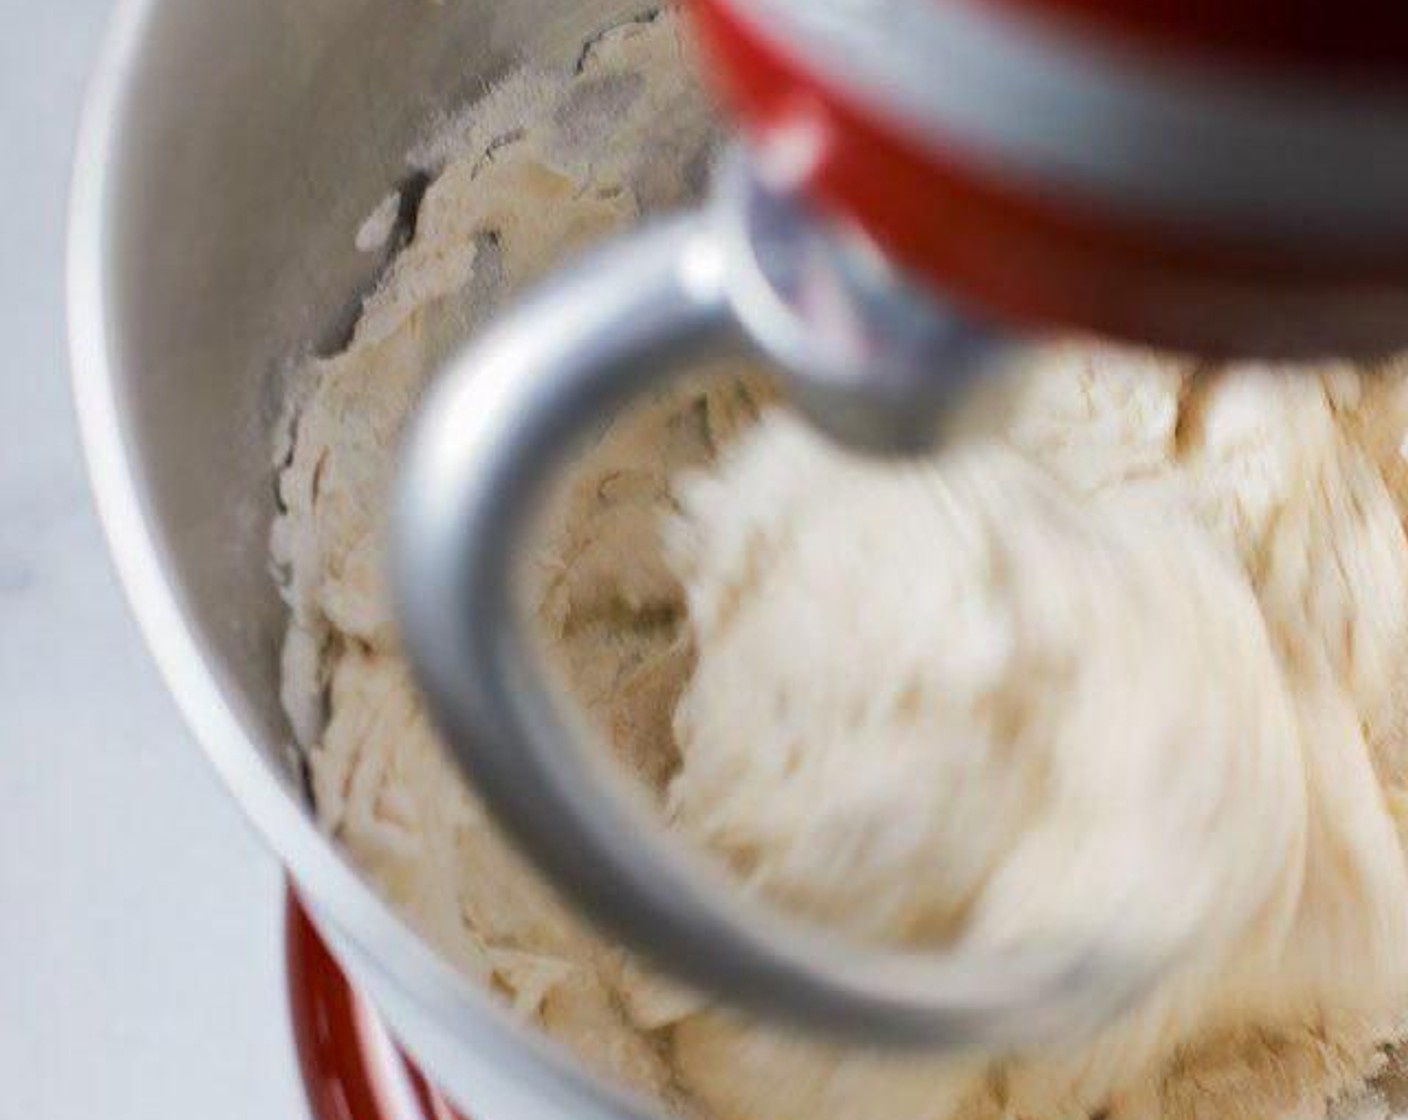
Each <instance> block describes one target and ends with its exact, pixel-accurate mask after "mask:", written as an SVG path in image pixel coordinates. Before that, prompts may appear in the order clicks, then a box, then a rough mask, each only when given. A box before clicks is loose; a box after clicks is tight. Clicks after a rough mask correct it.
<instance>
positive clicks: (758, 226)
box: [393, 0, 1408, 1049]
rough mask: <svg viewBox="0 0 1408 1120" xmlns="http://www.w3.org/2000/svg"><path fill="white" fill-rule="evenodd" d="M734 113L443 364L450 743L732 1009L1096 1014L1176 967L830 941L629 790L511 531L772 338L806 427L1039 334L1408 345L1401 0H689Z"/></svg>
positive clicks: (676, 963)
mask: <svg viewBox="0 0 1408 1120" xmlns="http://www.w3.org/2000/svg"><path fill="white" fill-rule="evenodd" d="M693 14H694V17H695V21H696V26H697V28H698V31H699V36H700V39H701V41H702V44H703V47H704V53H705V58H706V60H707V62H708V66H707V71H708V73H709V74H710V75H711V76H712V77H713V78H714V80H715V82H716V85H717V88H718V90H719V92H720V93H721V95H722V96H723V99H724V101H725V103H726V104H727V105H729V106H730V107H731V108H732V110H733V112H734V114H735V119H736V122H737V124H738V126H739V131H740V133H741V136H742V140H741V142H740V144H739V146H738V148H737V149H736V150H735V151H734V153H733V154H732V155H731V156H730V157H729V158H727V159H725V160H724V161H723V162H722V165H721V168H720V170H719V172H718V174H717V177H716V181H715V185H714V190H713V197H712V199H711V201H710V202H709V204H708V205H707V206H706V207H705V208H704V209H703V210H702V211H700V212H699V213H694V214H687V215H684V216H681V217H677V218H673V219H670V220H668V221H664V222H661V223H658V224H655V225H651V226H646V227H645V228H644V229H642V230H641V231H639V232H638V233H636V234H634V235H633V236H632V237H630V238H628V239H626V240H625V241H623V242H621V243H618V244H615V245H612V246H608V247H607V248H606V249H605V250H603V251H600V252H598V253H597V254H595V255H593V256H591V257H589V258H588V259H586V260H584V261H581V262H579V263H578V264H576V265H575V266H573V267H572V268H571V269H570V270H568V271H565V272H564V273H562V274H561V275H559V276H557V277H556V278H554V279H553V280H552V281H551V282H550V283H549V284H547V285H546V286H545V287H544V288H542V289H541V290H540V291H539V292H538V293H536V294H535V295H534V296H532V297H530V298H529V299H528V300H526V301H525V302H524V303H522V304H521V305H519V306H518V307H516V308H514V309H512V310H511V311H510V312H509V313H508V314H506V315H505V316H503V317H502V318H501V319H500V320H499V321H498V322H497V323H496V325H495V326H494V327H493V328H491V329H490V330H489V331H488V332H487V333H486V334H485V335H484V336H483V337H481V338H480V339H479V340H477V341H476V342H475V343H474V344H473V345H472V346H470V347H469V348H468V349H466V350H464V351H462V352H461V353H460V354H459V355H458V356H457V357H456V358H455V359H454V360H453V361H452V362H451V363H450V365H449V366H448V368H447V369H446V370H445V371H443V374H442V376H441V377H440V379H439V381H438V382H437V383H436V384H435V385H434V386H433V387H432V389H431V391H430V392H429V394H428V396H427V399H426V401H425V402H424V404H423V406H422V408H421V410H420V413H419V415H418V417H417V419H416V421H415V422H414V423H413V425H412V428H411V430H410V433H409V435H408V439H407V444H406V447H405V451H404V460H403V464H402V472H401V478H400V482H399V488H398V493H397V501H396V508H395V511H394V518H393V546H394V561H395V568H394V574H395V589H396V594H397V599H398V608H399V612H400V620H401V625H402V629H403V632H404V640H405V646H406V650H407V652H408V654H409V656H410V658H411V661H412V664H413V666H414V668H415V669H416V671H417V674H418V677H419V680H420V682H421V684H422V686H423V687H424V690H425V692H426V694H427V697H428V699H429V701H430V706H431V710H432V713H433V714H434V716H435V718H436V720H437V722H438V724H439V726H440V729H441V731H442V732H443V734H444V737H445V739H446V741H447V743H448V744H449V747H450V748H451V751H452V753H453V755H454V757H455V758H456V759H457V761H458V762H459V764H460V765H461V766H462V768H463V769H464V771H465V773H466V775H468V776H469V777H471V778H472V780H473V783H474V785H475V787H476V788H477V790H478V791H479V792H480V794H481V795H482V797H483V798H484V800H485V801H486V803H487V804H488V805H489V806H490V807H491V809H492V810H493V811H494V812H495V813H496V814H497V816H498V817H499V819H500V821H501V822H502V823H503V825H504V826H505V828H506V830H507V831H508V832H509V834H510V835H511V836H512V837H513V838H514V839H515V840H516V841H517V842H518V844H519V845H520V846H521V847H522V849H523V850H524V851H525V852H526V853H527V854H528V855H529V856H530V857H531V858H532V859H533V860H534V861H535V862H536V863H537V865H538V866H539V868H540V869H541V870H542V871H543V872H544V873H545V874H546V875H547V876H548V878H549V879H550V880H551V881H552V882H553V883H554V884H555V885H556V886H557V887H558V888H559V889H560V890H561V891H562V892H563V894H564V895H565V896H566V897H567V898H569V899H570V900H571V901H572V902H573V903H574V904H576V905H577V906H578V907H579V908H580V909H581V910H582V911H583V912H584V913H586V914H587V915H588V916H589V917H591V918H592V919H593V920H594V921H595V922H596V923H597V924H598V925H599V926H600V927H602V928H603V929H605V930H606V931H607V932H608V933H610V934H612V935H613V936H615V937H617V938H619V939H620V940H621V941H622V942H623V943H625V944H627V945H629V946H631V947H632V948H634V949H636V950H638V951H640V952H642V953H643V954H644V955H646V956H647V957H648V958H649V959H651V960H652V961H653V962H654V963H655V964H656V965H657V966H659V967H660V968H662V970H664V971H665V972H667V973H669V974H671V975H673V976H675V977H677V978H679V979H681V980H683V981H685V982H686V983H688V984H691V985H693V986H696V987H697V988H699V989H701V990H703V991H705V992H707V993H710V994H712V995H715V996H717V997H719V998H721V999H723V1000H725V1001H727V1002H730V1003H732V1004H734V1005H736V1006H738V1007H740V1008H743V1009H746V1010H748V1011H750V1012H754V1013H758V1014H762V1015H766V1016H771V1017H773V1018H777V1019H782V1020H785V1021H788V1022H792V1023H795V1024H798V1025H803V1026H806V1027H809V1028H812V1029H819V1030H822V1031H826V1032H831V1033H833V1034H837V1035H841V1036H844V1037H848V1038H852V1039H856V1038H859V1039H863V1040H866V1041H868V1042H871V1043H877V1042H879V1043H894V1044H918V1045H925V1046H930V1047H937V1048H940V1049H958V1048H970V1047H981V1048H994V1049H1006V1048H1011V1047H1014V1046H1021V1045H1025V1044H1030V1043H1033V1042H1037V1041H1043V1040H1050V1039H1052V1038H1056V1037H1065V1036H1067V1035H1069V1034H1070V1033H1071V1032H1076V1031H1081V1030H1087V1029H1090V1028H1091V1027H1093V1026H1094V1025H1096V1024H1098V1023H1099V1022H1101V1021H1103V1020H1104V1019H1105V1018H1107V1017H1108V1016H1110V1015H1111V1014H1113V1013H1115V1012H1116V1011H1118V1010H1119V1009H1120V1008H1121V1007H1123V1006H1124V1005H1125V1004H1126V1003H1127V1001H1128V1000H1130V999H1131V998H1133V997H1134V996H1136V995H1137V994H1138V993H1139V992H1140V991H1141V990H1143V988H1144V987H1145V986H1146V985H1147V984H1148V983H1149V982H1151V981H1152V980H1153V979H1154V978H1155V977H1157V976H1158V975H1159V974H1160V973H1161V972H1162V971H1163V970H1164V969H1166V968H1167V967H1168V965H1169V963H1170V960H1169V958H1168V957H1167V956H1165V957H1160V958H1159V959H1142V958H1141V959H1130V957H1129V956H1128V955H1127V954H1125V953H1122V952H1121V951H1120V950H1118V949H1116V948H1115V947H1113V946H1111V945H1107V944H1102V943H1101V942H1100V940H1099V934H1098V931H1093V932H1092V935H1091V937H1090V938H1089V939H1088V940H1083V941H1081V942H1079V943H1072V944H1052V945H1049V946H1041V947H1033V948H1022V949H1020V950H1013V951H1011V952H1001V953H998V952H994V951H992V950H986V949H980V948H978V947H973V946H969V945H965V943H964V942H963V940H962V938H961V937H960V938H959V939H958V940H957V941H956V942H955V944H954V945H953V946H952V947H951V948H949V949H947V950H945V951H943V952H941V953H940V952H930V953H900V952H891V951H887V950H882V949H876V948H860V947H857V946H854V945H849V944H842V943H840V942H838V941H836V940H835V939H832V938H829V937H827V936H826V935H825V934H823V933H820V932H818V931H816V930H812V929H806V928H803V927H801V926H799V925H798V924H796V923H793V922H790V921H788V920H786V919H784V918H782V917H780V916H778V915H776V914H774V913H771V912H767V911H765V910H763V909H762V908H760V907H758V906H756V905H754V904H752V903H749V902H747V901H744V900H741V899H740V898H739V897H738V892H737V891H736V890H735V891H730V890H729V888H728V887H727V886H726V885H725V883H724V882H723V881H722V879H721V877H720V876H718V875H717V873H715V872H712V871H711V870H710V869H708V868H705V867H703V866H700V865H699V864H698V863H697V862H696V861H694V860H692V859H690V858H689V857H688V856H687V855H686V854H685V853H683V852H682V851H680V850H678V848H677V846H672V845H671V844H669V843H667V842H666V841H665V839H664V838H663V837H662V838H660V839H659V840H658V841H657V840H653V839H652V838H651V837H652V836H653V834H654V832H655V831H658V830H652V829H651V827H650V825H649V824H648V821H647V814H645V813H644V812H642V811H641V809H640V808H639V807H638V806H636V805H634V804H632V802H631V800H630V799H629V797H627V796H626V795H625V794H624V793H623V792H622V791H621V790H619V789H617V788H615V784H614V783H613V782H612V780H611V778H610V775H609V774H607V773H605V772H604V771H605V768H604V767H603V766H601V764H600V762H599V758H600V757H601V752H600V751H595V750H593V749H592V748H591V747H590V746H589V745H588V744H587V743H586V742H585V736H586V733H585V732H584V731H583V730H582V729H581V720H580V719H579V718H577V717H575V716H574V715H573V713H572V712H571V711H569V710H566V708H565V706H564V705H563V703H562V701H561V700H560V699H559V697H558V696H557V694H556V691H555V690H554V688H553V687H552V685H551V683H550V680H549V676H548V674H547V673H546V672H545V670H544V669H543V668H542V666H541V665H540V664H539V663H538V658H537V657H536V656H535V655H534V653H533V651H532V649H531V642H530V640H529V630H528V627H527V625H526V617H527V616H526V611H525V610H524V607H523V603H522V596H521V588H520V587H519V581H518V572H519V565H518V560H519V558H520V557H521V556H522V555H523V554H524V551H525V549H526V548H527V540H528V537H529V534H530V532H531V530H532V528H533V527H534V524H535V519H536V515H537V514H538V513H539V512H540V511H541V509H542V507H543V504H544V502H545V500H546V496H547V494H548V491H549V489H550V486H551V483H552V481H553V479H554V478H555V477H556V476H557V474H558V473H559V472H560V470H561V469H562V468H563V466H564V465H565V463H566V461H567V460H568V458H569V456H570V454H571V452H572V450H573V449H574V448H575V447H576V446H578V445H579V443H580V441H581V440H582V439H584V438H586V437H588V436H589V435H590V434H591V433H592V432H593V431H594V430H596V429H597V428H598V427H599V425H600V424H601V423H602V421H603V419H604V418H605V417H607V416H609V415H610V414H612V413H613V412H615V411H616V410H617V409H619V408H620V407H622V406H623V405H624V404H626V403H627V402H628V401H629V400H631V399H632V398H633V397H635V396H637V395H638V394H640V393H642V392H644V391H646V390H648V389H650V388H653V387H658V386H659V385H661V384H663V383H664V381H665V380H666V379H667V378H669V377H671V376H672V375H675V374H676V373H678V372H680V370H681V366H682V365H683V364H684V363H685V361H686V359H688V358H690V357H695V356H700V355H703V354H711V353H720V352H722V353H754V354H761V355H762V356H763V357H764V358H766V359H767V360H768V362H769V363H770V364H771V365H772V366H773V367H774V368H775V370H776V372H777V375H778V377H779V378H780V380H781V382H782V383H783V384H784V386H785V387H786V389H787V391H788V393H789V395H790V396H791V398H792V399H793V401H794V402H795V404H796V405H797V407H798V408H800V409H801V410H802V411H803V412H804V413H805V414H806V415H807V416H808V417H809V418H810V419H811V420H812V421H813V422H814V423H815V424H816V425H817V426H818V427H819V428H821V429H822V430H823V431H825V432H827V433H828V434H830V435H831V436H833V437H834V438H836V439H837V440H839V441H841V442H842V443H844V444H847V445H849V446H852V447H855V448H859V449H862V450H865V451H868V452H872V453H876V454H886V455H903V454H910V453H915V452H918V451H920V450H924V449H927V448H929V447H931V446H933V443H934V440H935V436H936V433H937V432H938V431H939V430H940V426H941V421H942V419H943V417H944V416H945V414H946V413H947V411H948V410H949V409H950V408H951V407H952V406H953V405H954V404H955V402H957V401H958V400H960V399H961V398H962V396H963V394H964V391H965V389H966V387H967V386H968V385H969V384H970V383H971V382H972V381H973V379H974V378H976V377H979V376H981V375H982V373H983V371H984V370H986V369H989V368H991V366H992V364H993V363H994V362H995V361H996V360H997V359H999V358H1000V357H1001V355H1002V353H1003V352H1004V351H1005V350H1007V349H1008V348H1010V347H1012V346H1014V345H1016V342H1017V340H1018V339H1019V338H1020V337H1021V336H1022V335H1023V334H1024V333H1027V332H1032V331H1040V330H1042V329H1046V328H1056V327H1060V328H1066V329H1072V328H1073V329H1080V330H1092V331H1099V332H1103V333H1107V334H1112V335H1115V336H1117V337H1122V338H1127V339H1132V340H1138V341H1141V342H1145V343H1149V344H1153V345H1158V346H1163V347H1170V348H1175V349H1180V350H1185V351H1192V352H1195V353H1198V354H1202V355H1207V356H1209V357H1224V356H1237V355H1254V356H1258V357H1269V358H1285V359H1294V358H1309V357H1315V356H1323V355H1326V354H1336V355H1354V356H1371V355H1375V354H1381V353H1383V352H1385V351H1387V350H1389V349H1392V348H1395V347H1398V346H1401V345H1402V344H1404V343H1405V342H1408V258H1405V255H1404V253H1403V251H1402V246H1403V245H1404V244H1408V206H1405V204H1404V200H1405V199H1408V80H1405V79H1408V69H1405V62H1408V9H1403V8H1402V7H1401V5H1400V6H1395V5H1393V4H1392V3H1391V2H1390V0H1350V2H1348V3H1341V4H1336V5H1330V4H1328V3H1324V2H1319V0H1316V2H1308V3H1304V4H1299V5H1286V4H1283V5H1275V6H1263V5H1260V4H1255V3H1247V2H1235V3H1234V2H1229V3H1223V4H1220V5H1216V6H1213V5H1193V4H1179V3H1176V2H1175V0H1157V2H1156V0H1146V2H1144V3H1133V2H1130V0H1124V2H1121V0H695V3H694V4H693Z"/></svg>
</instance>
